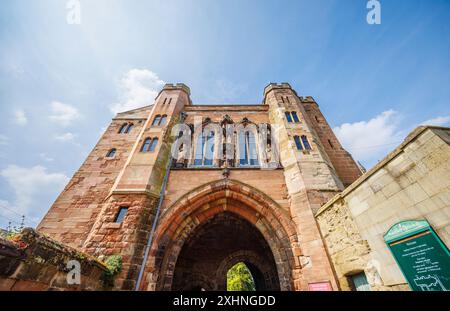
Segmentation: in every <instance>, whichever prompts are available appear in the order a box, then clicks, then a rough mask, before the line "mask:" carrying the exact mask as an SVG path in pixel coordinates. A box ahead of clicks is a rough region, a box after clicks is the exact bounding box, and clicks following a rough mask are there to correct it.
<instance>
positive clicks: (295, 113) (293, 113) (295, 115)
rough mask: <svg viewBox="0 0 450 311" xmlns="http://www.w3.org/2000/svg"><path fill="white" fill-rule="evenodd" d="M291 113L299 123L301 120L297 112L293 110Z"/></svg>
mask: <svg viewBox="0 0 450 311" xmlns="http://www.w3.org/2000/svg"><path fill="white" fill-rule="evenodd" d="M291 113H292V119H294V122H295V123H299V122H300V120H299V119H298V116H297V112H295V111H292V112H291Z"/></svg>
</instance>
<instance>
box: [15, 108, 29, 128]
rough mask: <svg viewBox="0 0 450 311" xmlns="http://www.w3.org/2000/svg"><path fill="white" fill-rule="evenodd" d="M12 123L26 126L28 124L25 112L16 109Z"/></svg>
mask: <svg viewBox="0 0 450 311" xmlns="http://www.w3.org/2000/svg"><path fill="white" fill-rule="evenodd" d="M14 123H16V124H18V125H26V124H27V123H28V119H27V116H26V115H25V111H23V110H22V109H18V110H16V111H15V112H14Z"/></svg>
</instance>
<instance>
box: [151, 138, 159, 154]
mask: <svg viewBox="0 0 450 311" xmlns="http://www.w3.org/2000/svg"><path fill="white" fill-rule="evenodd" d="M156 146H158V138H153V140H152V143H151V144H150V152H153V151H155V149H156Z"/></svg>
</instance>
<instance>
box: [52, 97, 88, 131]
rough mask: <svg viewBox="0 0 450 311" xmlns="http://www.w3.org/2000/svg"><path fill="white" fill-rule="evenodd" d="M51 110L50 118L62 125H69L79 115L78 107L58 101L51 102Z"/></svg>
mask: <svg viewBox="0 0 450 311" xmlns="http://www.w3.org/2000/svg"><path fill="white" fill-rule="evenodd" d="M51 111H52V114H51V115H50V117H49V118H50V120H51V121H53V122H55V123H57V124H59V125H62V126H69V125H71V124H72V123H73V122H74V121H75V120H77V119H79V118H80V117H81V114H80V113H79V112H78V109H76V108H75V107H73V106H71V105H68V104H64V103H61V102H59V101H53V102H52V103H51Z"/></svg>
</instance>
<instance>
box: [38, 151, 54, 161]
mask: <svg viewBox="0 0 450 311" xmlns="http://www.w3.org/2000/svg"><path fill="white" fill-rule="evenodd" d="M39 157H40V158H41V159H42V160H44V161H45V162H53V161H54V160H55V159H53V158H52V157H49V156H48V155H47V154H46V153H43V152H42V153H39Z"/></svg>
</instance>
